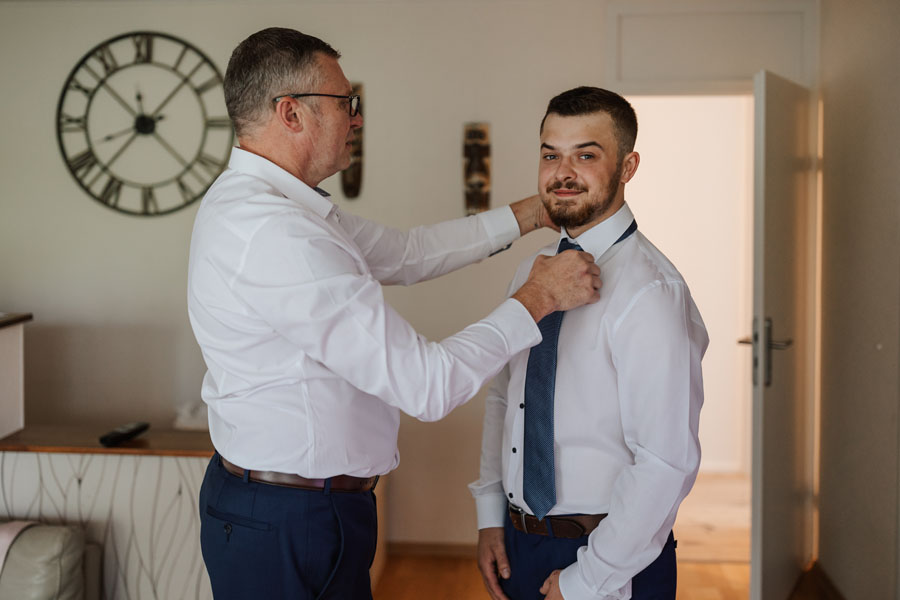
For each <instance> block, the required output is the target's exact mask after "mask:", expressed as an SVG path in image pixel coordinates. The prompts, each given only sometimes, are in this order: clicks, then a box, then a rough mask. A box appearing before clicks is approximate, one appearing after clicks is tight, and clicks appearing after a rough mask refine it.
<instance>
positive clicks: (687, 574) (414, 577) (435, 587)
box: [374, 556, 750, 600]
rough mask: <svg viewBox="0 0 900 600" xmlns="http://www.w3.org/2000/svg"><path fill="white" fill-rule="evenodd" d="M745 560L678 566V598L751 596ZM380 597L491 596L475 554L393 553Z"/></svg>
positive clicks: (739, 599) (484, 599)
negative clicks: (441, 555)
mask: <svg viewBox="0 0 900 600" xmlns="http://www.w3.org/2000/svg"><path fill="white" fill-rule="evenodd" d="M749 585H750V566H749V565H747V564H746V563H708V562H703V563H691V562H679V564H678V595H677V600H747V598H748V597H749V592H748V590H749ZM374 597H375V600H421V599H423V598H428V599H429V600H490V596H488V594H487V592H486V591H485V590H484V586H483V584H482V582H481V574H480V573H479V572H478V564H477V563H476V561H475V560H474V559H470V558H442V557H431V556H392V557H390V559H389V560H388V563H387V567H386V568H385V570H384V574H383V575H382V576H381V581H380V582H379V584H378V587H377V588H376V589H375V593H374Z"/></svg>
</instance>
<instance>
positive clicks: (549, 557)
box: [500, 515, 677, 600]
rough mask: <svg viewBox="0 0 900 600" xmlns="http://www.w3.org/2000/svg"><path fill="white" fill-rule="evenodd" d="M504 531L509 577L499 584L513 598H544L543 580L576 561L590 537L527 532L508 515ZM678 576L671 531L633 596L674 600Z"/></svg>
mask: <svg viewBox="0 0 900 600" xmlns="http://www.w3.org/2000/svg"><path fill="white" fill-rule="evenodd" d="M503 533H504V539H505V541H506V556H507V558H508V559H509V569H510V578H509V579H502V578H501V579H500V587H501V588H503V592H504V593H505V594H506V595H507V596H509V598H510V600H543V598H544V596H543V594H541V593H540V592H539V590H540V589H541V586H542V585H544V580H546V579H547V577H549V576H550V573H552V572H553V571H555V570H556V569H565V568H566V567H568V566H569V565H571V564H572V563H574V562H575V561H576V560H577V558H578V557H577V554H576V553H577V552H578V549H579V548H581V547H582V546H586V545H587V541H588V536H582V537H580V538H572V539H567V538H553V537H548V536H544V535H537V534H534V533H524V532H521V531H519V530H518V529H516V528H514V527H513V526H512V521H510V519H509V515H507V516H506V523H505V524H504V527H503ZM676 579H677V569H676V566H675V538H674V537H673V536H672V534H671V533H670V534H669V539H668V541H667V542H666V545H665V546H663V549H662V552H661V553H660V555H659V558H657V559H656V560H655V561H653V562H652V563H651V564H650V566H648V567H647V568H646V569H644V570H643V571H641V572H640V573H638V574H637V575H635V576H634V578H633V579H632V580H631V598H632V600H675V584H676Z"/></svg>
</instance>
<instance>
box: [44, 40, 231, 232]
mask: <svg viewBox="0 0 900 600" xmlns="http://www.w3.org/2000/svg"><path fill="white" fill-rule="evenodd" d="M56 135H57V140H58V141H59V149H60V151H61V152H62V155H63V159H64V160H65V163H66V166H67V167H68V169H69V171H70V172H71V174H72V176H73V177H74V178H75V180H76V181H77V182H78V184H79V185H80V186H81V188H82V189H83V190H84V191H85V192H87V193H88V194H89V195H90V196H91V197H92V198H93V199H94V200H96V201H97V202H100V203H101V204H103V205H104V206H106V207H108V208H111V209H114V210H117V211H119V212H123V213H127V214H132V215H140V216H155V215H163V214H167V213H171V212H174V211H176V210H178V209H181V208H184V207H185V206H187V205H189V204H190V203H192V202H194V201H195V200H197V199H199V198H201V197H202V196H203V194H204V193H205V192H206V189H207V188H208V187H209V186H210V184H211V183H212V182H213V181H214V180H215V178H216V177H217V176H218V175H219V173H221V172H222V170H223V169H224V168H225V167H226V166H227V164H228V157H229V155H230V154H231V147H232V146H233V144H234V130H233V128H232V125H231V121H230V120H229V119H228V116H227V112H226V110H225V100H224V96H223V93H222V75H221V74H220V73H219V70H218V69H217V68H216V66H215V65H214V64H213V62H212V61H211V60H210V59H209V58H208V57H207V56H206V55H205V54H203V52H201V51H200V50H198V49H197V48H196V47H195V46H193V45H191V44H189V43H188V42H186V41H184V40H181V39H178V38H177V37H175V36H172V35H168V34H165V33H157V32H152V31H135V32H132V33H126V34H123V35H119V36H116V37H114V38H111V39H109V40H106V41H105V42H102V43H100V44H98V45H97V46H96V47H94V48H92V49H91V50H90V51H89V52H88V53H87V54H85V55H84V57H82V59H81V60H80V61H78V64H76V65H75V68H73V69H72V72H71V73H70V74H69V77H68V79H67V80H66V83H65V85H64V86H63V89H62V93H61V94H60V97H59V105H58V106H57V111H56Z"/></svg>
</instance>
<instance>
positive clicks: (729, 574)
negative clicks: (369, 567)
mask: <svg viewBox="0 0 900 600" xmlns="http://www.w3.org/2000/svg"><path fill="white" fill-rule="evenodd" d="M675 537H676V538H677V539H678V596H677V598H678V600H747V598H748V597H749V589H750V564H749V558H750V483H749V481H748V480H747V479H746V478H745V477H740V476H732V475H712V474H701V476H700V477H699V478H698V479H697V483H696V484H695V485H694V489H693V490H692V491H691V493H690V495H689V496H688V497H687V499H686V500H685V501H684V503H683V504H682V506H681V509H680V510H679V511H678V520H677V521H676V523H675ZM374 596H375V600H413V599H416V600H420V599H423V598H427V599H428V600H490V596H488V594H487V592H486V591H485V590H484V585H483V584H482V582H481V574H480V573H479V572H478V565H477V563H476V561H475V560H474V559H472V558H446V557H435V556H391V557H390V558H389V559H388V561H387V566H386V568H385V570H384V573H383V574H382V577H381V580H380V582H379V584H378V587H377V588H376V589H375V594H374Z"/></svg>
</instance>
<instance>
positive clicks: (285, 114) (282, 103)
mask: <svg viewBox="0 0 900 600" xmlns="http://www.w3.org/2000/svg"><path fill="white" fill-rule="evenodd" d="M306 109H307V106H306V105H305V104H303V103H302V102H296V101H292V100H290V99H284V100H279V101H278V103H277V104H275V119H276V120H277V121H278V123H279V124H280V125H281V126H282V127H284V128H285V129H288V130H289V131H291V132H293V133H300V132H301V131H303V126H304V124H305V120H306V119H307V118H308V110H306Z"/></svg>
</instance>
